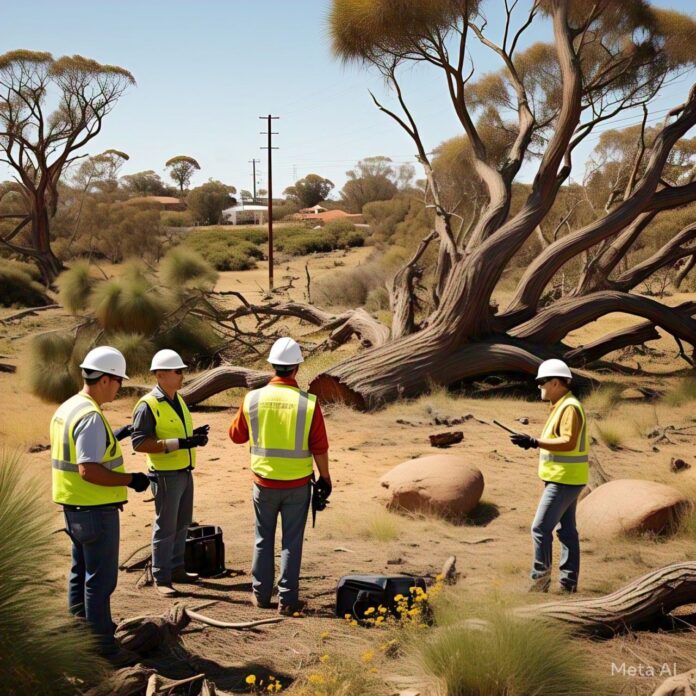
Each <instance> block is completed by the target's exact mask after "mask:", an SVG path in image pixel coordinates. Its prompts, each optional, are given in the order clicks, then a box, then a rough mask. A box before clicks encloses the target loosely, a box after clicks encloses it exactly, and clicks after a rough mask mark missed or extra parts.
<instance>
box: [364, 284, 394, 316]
mask: <svg viewBox="0 0 696 696" xmlns="http://www.w3.org/2000/svg"><path fill="white" fill-rule="evenodd" d="M389 308H390V307H389V292H388V291H387V288H385V287H384V286H383V285H379V286H378V287H376V288H375V289H374V290H370V292H369V293H368V294H367V298H366V299H365V309H366V310H367V311H368V312H379V311H381V310H385V309H389Z"/></svg>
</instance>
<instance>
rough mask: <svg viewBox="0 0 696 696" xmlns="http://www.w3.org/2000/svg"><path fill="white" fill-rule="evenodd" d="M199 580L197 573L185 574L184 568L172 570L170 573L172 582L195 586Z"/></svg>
mask: <svg viewBox="0 0 696 696" xmlns="http://www.w3.org/2000/svg"><path fill="white" fill-rule="evenodd" d="M198 580H199V577H198V573H187V572H186V568H184V566H179V567H178V568H174V570H173V571H172V582H177V583H181V584H186V585H195V584H196V583H197V582H198Z"/></svg>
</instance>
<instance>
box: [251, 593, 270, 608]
mask: <svg viewBox="0 0 696 696" xmlns="http://www.w3.org/2000/svg"><path fill="white" fill-rule="evenodd" d="M251 603H252V604H253V605H254V606H255V607H256V608H257V609H270V608H271V606H272V605H271V603H270V602H262V601H261V600H260V599H259V598H258V597H257V596H256V594H255V593H254V592H252V593H251Z"/></svg>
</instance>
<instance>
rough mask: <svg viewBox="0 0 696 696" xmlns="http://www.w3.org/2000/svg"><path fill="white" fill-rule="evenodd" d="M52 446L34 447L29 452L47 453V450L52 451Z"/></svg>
mask: <svg viewBox="0 0 696 696" xmlns="http://www.w3.org/2000/svg"><path fill="white" fill-rule="evenodd" d="M50 449H51V445H32V446H31V447H30V448H29V449H28V450H27V452H31V453H32V454H35V453H36V452H45V451H46V450H50Z"/></svg>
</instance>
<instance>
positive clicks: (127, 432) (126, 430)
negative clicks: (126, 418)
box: [114, 423, 133, 440]
mask: <svg viewBox="0 0 696 696" xmlns="http://www.w3.org/2000/svg"><path fill="white" fill-rule="evenodd" d="M132 434H133V424H132V423H129V424H128V425H122V426H121V427H120V428H116V430H114V437H115V438H116V439H117V440H125V439H126V438H127V437H130V436H131V435H132Z"/></svg>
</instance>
